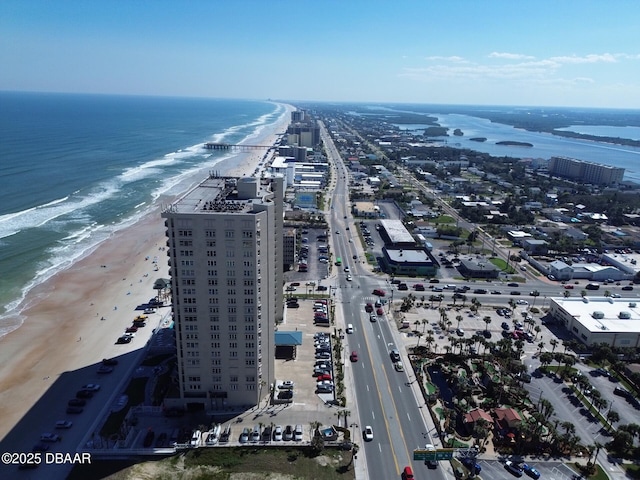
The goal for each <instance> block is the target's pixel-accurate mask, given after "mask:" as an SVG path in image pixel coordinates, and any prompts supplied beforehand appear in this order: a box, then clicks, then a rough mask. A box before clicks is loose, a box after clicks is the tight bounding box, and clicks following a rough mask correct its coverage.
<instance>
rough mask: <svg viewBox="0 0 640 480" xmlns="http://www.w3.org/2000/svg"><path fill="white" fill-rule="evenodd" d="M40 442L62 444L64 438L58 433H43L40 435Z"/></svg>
mask: <svg viewBox="0 0 640 480" xmlns="http://www.w3.org/2000/svg"><path fill="white" fill-rule="evenodd" d="M40 440H41V441H43V442H51V443H54V442H60V441H62V437H61V436H60V435H58V434H57V433H43V434H42V435H40Z"/></svg>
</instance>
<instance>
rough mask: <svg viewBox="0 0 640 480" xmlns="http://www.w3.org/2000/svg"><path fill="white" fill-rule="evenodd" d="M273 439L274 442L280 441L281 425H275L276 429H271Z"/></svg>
mask: <svg viewBox="0 0 640 480" xmlns="http://www.w3.org/2000/svg"><path fill="white" fill-rule="evenodd" d="M273 439H274V440H275V441H276V442H281V441H282V425H276V427H275V428H274V429H273Z"/></svg>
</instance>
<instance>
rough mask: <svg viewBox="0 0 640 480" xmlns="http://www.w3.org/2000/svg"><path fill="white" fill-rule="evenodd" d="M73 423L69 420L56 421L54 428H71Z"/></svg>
mask: <svg viewBox="0 0 640 480" xmlns="http://www.w3.org/2000/svg"><path fill="white" fill-rule="evenodd" d="M72 425H73V422H72V421H70V420H58V421H57V422H56V428H71V426H72Z"/></svg>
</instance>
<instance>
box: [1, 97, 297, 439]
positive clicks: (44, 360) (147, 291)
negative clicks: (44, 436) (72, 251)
mask: <svg viewBox="0 0 640 480" xmlns="http://www.w3.org/2000/svg"><path fill="white" fill-rule="evenodd" d="M283 105H284V106H285V112H284V113H283V114H282V116H281V117H279V119H278V120H277V121H276V122H275V123H273V124H271V125H270V126H269V127H266V128H265V129H264V130H263V131H261V132H260V133H259V134H257V135H256V137H255V139H256V140H260V141H261V142H268V143H261V144H263V145H273V144H274V143H275V140H276V139H277V136H278V134H280V133H282V132H283V131H285V130H286V127H287V126H288V125H289V123H290V118H291V117H290V112H291V111H292V110H293V107H292V106H290V105H287V104H283ZM267 156H268V153H262V152H260V153H256V152H239V153H238V154H237V155H234V156H233V157H231V158H230V159H229V160H228V161H226V162H225V163H227V165H220V168H219V170H220V174H221V175H224V176H235V177H242V176H243V175H244V176H250V175H252V174H253V172H254V170H255V169H256V168H258V164H259V163H260V162H261V161H262V159H263V158H266V157H267ZM231 160H235V162H234V163H233V164H232V165H230V164H229V163H231V162H230V161H231ZM203 178H204V177H203ZM192 187H193V185H192V186H190V187H189V189H190V188H192ZM184 193H186V191H185V192H181V193H180V194H179V195H177V196H175V197H173V198H171V199H169V198H159V199H158V200H157V201H156V202H155V205H154V207H153V208H152V209H151V210H150V211H149V213H147V214H145V215H144V216H142V217H141V218H140V219H139V220H137V221H136V222H135V223H133V224H131V225H129V226H126V227H124V228H123V229H121V230H118V231H117V232H115V233H114V234H112V235H111V236H110V237H109V238H108V239H107V240H105V241H103V242H101V243H100V244H98V245H97V246H96V247H95V248H94V249H92V251H91V252H89V253H88V254H87V255H85V256H83V257H82V258H80V259H78V261H76V262H75V263H74V264H73V265H70V266H69V267H67V268H66V269H64V270H61V271H60V272H58V273H56V274H55V275H53V276H52V277H51V278H49V279H48V280H46V281H45V282H43V283H41V284H40V285H38V286H36V287H34V288H33V289H32V290H31V291H30V292H29V293H28V294H27V295H26V296H25V298H24V300H23V304H24V305H25V307H24V308H23V309H22V310H21V311H20V312H19V313H16V317H18V316H19V317H21V318H22V321H21V324H20V326H19V327H17V328H16V329H14V330H13V331H11V332H9V333H7V334H6V335H4V336H2V337H0V362H1V364H2V365H3V368H2V372H1V373H0V418H2V422H1V424H0V438H1V439H2V441H4V440H5V439H6V437H7V435H8V434H11V436H13V434H18V432H15V431H14V430H15V427H16V425H17V424H18V422H21V419H23V417H24V416H27V415H31V414H33V415H36V416H37V415H44V414H46V413H47V412H42V413H40V412H35V411H31V409H32V407H33V406H34V405H35V404H36V403H38V401H39V400H40V399H41V397H42V396H43V395H44V394H45V393H47V391H48V390H49V389H50V388H52V386H53V385H54V384H55V383H56V381H57V379H58V378H60V377H61V376H62V375H65V374H68V373H69V372H73V371H76V370H81V369H86V368H87V367H92V368H93V367H95V366H97V364H99V363H100V361H101V360H102V359H103V358H110V357H118V356H121V355H124V354H127V353H130V352H134V351H136V350H139V349H140V348H142V347H143V346H144V344H145V342H146V341H145V340H144V339H143V338H142V337H143V336H144V337H146V338H148V336H149V335H150V333H151V330H152V329H153V328H155V327H156V324H157V323H158V322H159V321H160V316H159V315H160V314H159V313H156V314H153V315H150V318H149V322H148V325H147V327H145V328H143V329H141V330H140V331H139V333H138V334H137V335H138V336H137V337H136V338H134V340H133V341H132V342H131V343H130V344H127V345H115V343H114V342H115V340H116V338H117V337H118V336H120V335H121V334H122V332H124V329H125V328H126V327H127V326H129V325H131V321H132V320H133V318H134V317H135V316H136V315H137V314H138V313H140V312H136V311H135V308H136V307H137V306H138V305H140V304H142V303H146V302H148V300H149V299H150V298H151V297H153V296H154V295H155V291H154V290H153V284H154V282H155V280H156V279H158V278H168V265H167V252H166V250H165V246H166V236H165V227H164V222H163V220H162V218H161V217H160V209H161V205H162V204H163V203H164V204H166V203H168V202H169V201H174V200H175V199H176V198H178V197H179V196H181V195H183V194H184ZM156 257H157V263H154V259H155V258H156ZM155 265H157V268H158V270H157V271H155V270H154V267H155ZM160 312H161V313H162V314H167V312H168V309H167V307H165V308H163V309H161V310H160ZM103 318H104V319H103ZM78 386H79V385H78ZM51 415H54V414H51ZM49 420H50V421H48V422H47V424H48V423H51V421H55V420H57V418H50V419H49ZM41 428H42V429H43V431H46V430H47V429H48V428H50V427H45V426H44V425H43V426H42V427H41ZM29 434H31V435H33V432H20V436H22V435H29ZM12 443H13V442H12Z"/></svg>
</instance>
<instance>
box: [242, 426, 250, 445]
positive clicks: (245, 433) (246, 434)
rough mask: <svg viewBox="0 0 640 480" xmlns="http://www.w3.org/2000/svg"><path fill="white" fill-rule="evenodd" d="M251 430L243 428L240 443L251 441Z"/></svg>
mask: <svg viewBox="0 0 640 480" xmlns="http://www.w3.org/2000/svg"><path fill="white" fill-rule="evenodd" d="M250 433H251V432H250V430H249V429H248V428H246V427H245V428H243V429H242V432H241V433H240V439H239V442H240V443H247V442H248V441H249V434H250Z"/></svg>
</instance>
